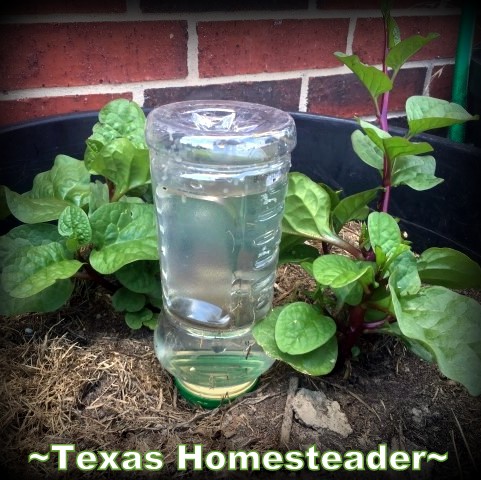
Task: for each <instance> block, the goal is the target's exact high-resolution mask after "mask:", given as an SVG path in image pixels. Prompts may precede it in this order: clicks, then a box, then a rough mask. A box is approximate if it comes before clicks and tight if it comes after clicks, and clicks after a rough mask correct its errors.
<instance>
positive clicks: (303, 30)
mask: <svg viewBox="0 0 481 480" xmlns="http://www.w3.org/2000/svg"><path fill="white" fill-rule="evenodd" d="M348 25H349V20H348V19H313V20H257V21H224V22H201V23H199V24H198V26H197V32H198V36H199V74H200V76H202V77H215V76H223V75H240V74H246V73H259V72H285V71H290V70H303V69H306V68H323V67H333V66H337V60H336V59H335V57H334V56H333V52H335V51H336V50H344V49H345V48H346V39H347V30H348Z"/></svg>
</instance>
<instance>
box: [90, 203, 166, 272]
mask: <svg viewBox="0 0 481 480" xmlns="http://www.w3.org/2000/svg"><path fill="white" fill-rule="evenodd" d="M90 224H91V226H92V232H93V234H92V243H93V245H94V249H93V250H92V252H91V254H90V263H91V265H92V267H93V268H94V269H95V270H97V271H98V272H99V273H102V274H110V273H114V272H115V271H117V270H118V269H120V268H122V267H123V266H124V265H127V264H128V263H131V262H135V261H136V260H157V261H158V258H159V256H158V247H157V230H156V228H157V227H156V221H155V214H154V207H153V205H150V204H135V203H119V202H117V203H109V204H107V205H103V206H102V207H100V208H98V209H97V210H95V212H94V213H93V214H92V216H91V217H90Z"/></svg>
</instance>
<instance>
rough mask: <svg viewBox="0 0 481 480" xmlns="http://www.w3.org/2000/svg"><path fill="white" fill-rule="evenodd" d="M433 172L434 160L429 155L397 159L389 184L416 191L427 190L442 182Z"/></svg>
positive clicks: (434, 168)
mask: <svg viewBox="0 0 481 480" xmlns="http://www.w3.org/2000/svg"><path fill="white" fill-rule="evenodd" d="M435 170H436V160H435V159H434V157H431V156H430V155H424V156H422V157H418V156H416V155H406V156H402V157H398V158H396V160H395V161H394V163H393V167H392V172H391V184H392V185H393V186H399V185H407V186H409V187H411V188H412V189H414V190H418V191H422V190H429V189H430V188H433V187H435V186H436V185H439V184H440V183H442V182H443V181H444V180H443V179H442V178H438V177H436V176H435V175H434V172H435Z"/></svg>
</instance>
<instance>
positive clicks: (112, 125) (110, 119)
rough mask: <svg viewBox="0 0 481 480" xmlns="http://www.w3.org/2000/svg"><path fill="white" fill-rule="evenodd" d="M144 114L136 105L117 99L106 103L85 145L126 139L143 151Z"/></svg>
mask: <svg viewBox="0 0 481 480" xmlns="http://www.w3.org/2000/svg"><path fill="white" fill-rule="evenodd" d="M144 129H145V114H144V112H143V110H142V109H141V108H140V107H139V105H137V103H135V102H132V101H129V100H126V99H123V98H119V99H116V100H112V101H111V102H109V103H107V105H105V106H104V107H103V108H102V109H101V110H100V112H99V121H98V122H97V123H96V124H95V125H94V127H93V129H92V131H93V133H92V135H91V136H90V137H89V139H88V140H87V144H89V143H91V142H97V143H98V144H101V145H107V144H109V143H110V142H111V141H112V140H115V139H116V138H126V139H128V140H130V141H131V142H132V143H133V145H134V146H135V147H137V148H142V149H145V148H146V147H147V145H146V143H145V131H144Z"/></svg>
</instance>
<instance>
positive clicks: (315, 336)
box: [275, 302, 336, 355]
mask: <svg viewBox="0 0 481 480" xmlns="http://www.w3.org/2000/svg"><path fill="white" fill-rule="evenodd" d="M335 333H336V323H335V322H334V320H333V319H332V318H330V317H327V316H325V315H322V314H321V313H319V311H318V310H316V309H315V308H314V307H312V306H311V305H308V304H307V303H304V302H294V303H291V304H289V305H287V306H286V307H284V308H283V309H282V312H280V314H279V317H278V318H277V323H276V327H275V340H276V344H277V346H278V347H279V350H281V352H284V353H288V354H289V355H301V354H303V353H308V352H311V351H313V350H315V349H316V348H318V347H320V346H321V345H324V344H325V343H326V342H327V341H328V340H329V339H330V338H331V337H332V336H333V335H334V334H335Z"/></svg>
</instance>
